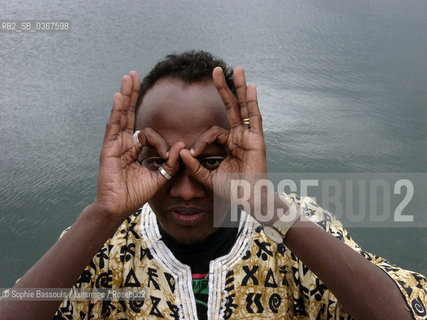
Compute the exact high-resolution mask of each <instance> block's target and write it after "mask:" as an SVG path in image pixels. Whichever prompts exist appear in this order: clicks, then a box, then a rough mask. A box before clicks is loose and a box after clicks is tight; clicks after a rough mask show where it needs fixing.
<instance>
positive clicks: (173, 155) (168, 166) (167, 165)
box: [158, 142, 185, 179]
mask: <svg viewBox="0 0 427 320" xmlns="http://www.w3.org/2000/svg"><path fill="white" fill-rule="evenodd" d="M184 148H185V144H184V142H177V143H175V144H174V145H173V146H172V148H170V150H169V158H168V160H167V161H165V162H164V163H163V164H162V168H163V170H165V171H166V172H167V173H168V174H169V175H170V176H171V177H173V176H174V175H175V174H176V173H177V172H178V170H179V169H180V165H179V159H180V156H179V152H180V151H181V150H182V149H184ZM158 174H159V175H161V174H160V172H159V173H158ZM161 176H162V175H161ZM161 179H165V177H164V176H162V178H161Z"/></svg>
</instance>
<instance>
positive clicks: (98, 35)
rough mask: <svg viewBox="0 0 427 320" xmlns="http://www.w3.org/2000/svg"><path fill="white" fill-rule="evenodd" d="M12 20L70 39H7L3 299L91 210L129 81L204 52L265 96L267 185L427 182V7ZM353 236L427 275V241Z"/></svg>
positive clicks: (338, 5) (240, 8) (158, 10)
mask: <svg viewBox="0 0 427 320" xmlns="http://www.w3.org/2000/svg"><path fill="white" fill-rule="evenodd" d="M0 8H1V9H0V10H1V11H0V19H21V20H26V19H67V20H71V25H72V27H71V32H69V33H35V34H25V33H21V34H15V33H0V108H1V109H0V114H1V126H0V130H1V135H0V143H1V153H0V161H1V168H0V181H1V183H0V195H1V196H0V208H1V209H0V210H1V215H0V255H1V257H2V263H1V264H0V287H8V286H11V285H12V284H13V283H14V281H15V279H17V278H18V277H20V276H21V275H22V274H23V273H24V272H25V271H26V270H27V269H28V268H29V267H30V266H31V265H32V264H33V263H34V262H35V261H36V260H37V259H38V258H39V257H40V256H41V255H42V254H43V253H44V252H45V251H46V250H47V249H48V248H49V247H50V246H51V245H52V244H53V243H54V242H55V240H56V239H57V237H58V235H59V234H60V232H61V231H62V230H63V229H65V228H66V227H67V226H69V225H70V224H72V222H73V221H74V220H75V219H76V217H77V216H78V215H79V213H80V212H81V210H82V209H83V208H84V207H85V206H86V205H88V204H89V203H90V202H91V201H92V200H93V199H94V195H95V188H96V178H97V168H98V154H99V151H100V147H101V142H102V137H103V131H104V128H105V123H106V121H107V119H108V116H109V112H110V108H111V104H112V96H113V94H114V92H115V91H117V90H118V89H119V86H120V81H121V77H122V76H123V75H124V74H127V73H128V72H129V70H132V69H135V70H137V71H138V72H139V73H140V74H145V73H146V72H147V71H148V70H149V69H150V68H151V67H152V66H153V64H154V63H155V62H156V61H158V60H159V59H160V58H161V57H163V56H164V55H166V54H168V53H170V52H172V51H183V50H187V49H205V50H208V51H211V52H212V53H214V54H216V55H218V56H220V57H223V58H224V59H225V60H226V61H227V62H228V63H230V64H231V65H233V66H237V65H242V66H244V68H245V69H246V71H247V78H248V81H249V82H253V83H255V84H257V87H258V95H259V101H260V106H261V109H262V114H263V119H264V127H265V130H266V141H267V147H268V161H269V163H268V165H269V169H270V170H271V171H276V172H415V173H416V172H427V165H426V156H427V153H426V150H427V148H426V147H427V143H426V137H427V132H426V131H427V121H426V119H427V112H426V108H427V59H426V57H427V33H426V30H427V2H426V1H398V0H390V1H338V0H337V1H321V2H320V1H286V2H285V1H273V0H271V1H244V2H243V1H227V2H225V1H188V0H187V1H179V2H178V1H176V2H173V1H131V2H128V3H127V4H121V3H118V2H116V1H104V2H100V1H90V2H89V1H88V2H86V1H74V2H73V3H60V2H59V1H58V2H56V1H43V2H37V4H35V3H33V1H23V2H21V3H19V4H17V3H14V2H11V1H8V2H6V1H4V0H1V1H0ZM424 194H425V195H427V192H424ZM420 214H425V212H421V213H420ZM351 234H352V235H353V237H354V238H355V240H356V241H357V242H358V243H359V244H360V245H361V246H362V247H363V248H364V249H366V250H368V251H371V252H375V253H376V254H378V255H381V256H384V257H387V258H388V259H389V260H390V261H392V262H394V263H395V264H398V265H400V266H403V267H405V268H408V269H411V270H416V271H419V272H422V273H424V274H427V254H426V248H427V232H426V229H425V228H392V229H384V228H382V229H370V228H364V229H362V228H355V229H352V230H351Z"/></svg>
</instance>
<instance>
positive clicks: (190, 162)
mask: <svg viewBox="0 0 427 320" xmlns="http://www.w3.org/2000/svg"><path fill="white" fill-rule="evenodd" d="M179 155H180V156H181V159H182V161H184V164H185V167H186V168H187V170H188V172H189V174H190V175H191V176H192V177H193V178H194V179H196V180H197V181H199V182H200V183H201V184H203V185H204V186H206V187H208V188H209V189H212V177H211V174H212V173H211V171H210V170H208V169H206V168H205V167H203V166H202V165H201V164H200V161H199V160H197V158H194V157H193V156H192V155H191V153H190V151H189V150H188V149H182V150H181V151H180V152H179Z"/></svg>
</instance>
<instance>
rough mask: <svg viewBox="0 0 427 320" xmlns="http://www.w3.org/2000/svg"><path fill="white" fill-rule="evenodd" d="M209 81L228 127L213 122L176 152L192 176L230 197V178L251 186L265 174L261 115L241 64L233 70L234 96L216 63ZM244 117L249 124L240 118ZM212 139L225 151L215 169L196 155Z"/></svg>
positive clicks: (254, 91) (212, 141)
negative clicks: (219, 100)
mask: <svg viewBox="0 0 427 320" xmlns="http://www.w3.org/2000/svg"><path fill="white" fill-rule="evenodd" d="M213 82H214V85H215V87H216V88H217V90H218V93H219V95H220V96H221V99H222V101H223V102H224V106H225V109H226V112H227V118H228V121H229V123H230V131H228V130H226V129H224V128H220V127H217V126H214V127H212V128H210V129H209V130H207V131H206V132H205V133H203V134H202V135H201V136H200V137H199V138H198V139H197V140H196V141H195V142H194V144H193V146H192V149H191V151H189V150H186V149H183V150H181V152H180V155H181V158H182V159H183V161H184V163H185V165H186V166H187V168H188V169H189V170H190V172H191V174H192V175H193V176H194V178H195V179H197V180H198V181H199V182H201V183H202V184H204V185H205V186H207V187H208V188H210V189H213V190H214V192H215V193H217V194H218V195H219V196H221V197H222V198H225V199H230V185H231V179H245V180H247V181H248V182H249V183H250V185H251V188H252V190H253V185H254V183H255V182H256V181H258V180H259V179H265V178H266V177H267V162H266V148H265V142H264V133H263V129H262V118H261V113H260V111H259V108H258V101H257V95H256V88H255V85H249V86H248V87H247V86H246V80H245V74H244V71H243V68H241V67H237V68H236V69H235V70H234V84H235V87H236V92H237V99H236V97H235V96H234V95H233V93H232V92H231V90H230V88H229V87H228V86H227V84H226V81H225V78H224V73H223V71H222V69H221V68H219V67H217V68H215V69H214V71H213ZM247 118H249V124H245V123H244V121H243V120H244V119H247ZM212 143H217V144H220V145H224V146H225V147H226V149H227V150H228V155H227V157H226V158H225V159H224V160H223V161H222V162H221V164H220V166H219V167H218V168H217V169H215V170H208V169H206V168H204V167H203V166H202V165H200V162H199V161H198V160H197V159H196V158H197V156H198V155H200V154H201V153H202V151H203V149H204V148H205V147H206V146H207V145H209V144H212Z"/></svg>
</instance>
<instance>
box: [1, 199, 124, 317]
mask: <svg viewBox="0 0 427 320" xmlns="http://www.w3.org/2000/svg"><path fill="white" fill-rule="evenodd" d="M122 220H123V218H117V219H116V218H114V219H113V218H111V217H108V216H105V215H103V214H102V213H101V212H98V211H97V209H96V208H95V206H94V205H91V206H88V207H87V208H85V209H84V210H83V212H82V213H81V215H80V216H79V218H78V219H77V221H76V222H75V223H74V224H73V225H72V227H71V228H70V230H69V231H68V232H67V233H66V234H65V235H64V236H63V237H61V238H60V239H59V240H58V241H57V242H56V243H55V244H54V245H53V247H52V248H51V249H50V250H49V251H48V252H47V253H46V254H45V255H44V256H43V257H42V258H40V260H39V261H38V262H37V263H36V264H35V265H34V266H33V267H32V268H31V269H30V270H28V271H27V272H26V273H25V275H24V276H23V277H22V278H21V279H20V280H19V281H18V282H17V284H16V285H15V288H71V287H72V286H73V285H74V283H75V282H76V280H77V279H78V277H79V276H80V274H81V272H82V271H83V270H84V268H85V267H86V266H87V265H88V264H89V262H90V261H91V260H92V258H93V256H94V255H95V254H96V253H97V252H98V250H99V249H100V248H101V247H102V245H103V244H104V243H105V241H106V240H107V239H108V238H109V237H111V236H112V235H113V234H114V232H115V231H116V230H117V228H118V227H119V226H120V224H121V223H122ZM60 303H61V301H17V302H14V301H3V302H2V301H0V315H1V318H2V319H49V318H52V317H53V314H54V313H55V311H56V310H57V308H58V307H59V304H60Z"/></svg>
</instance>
